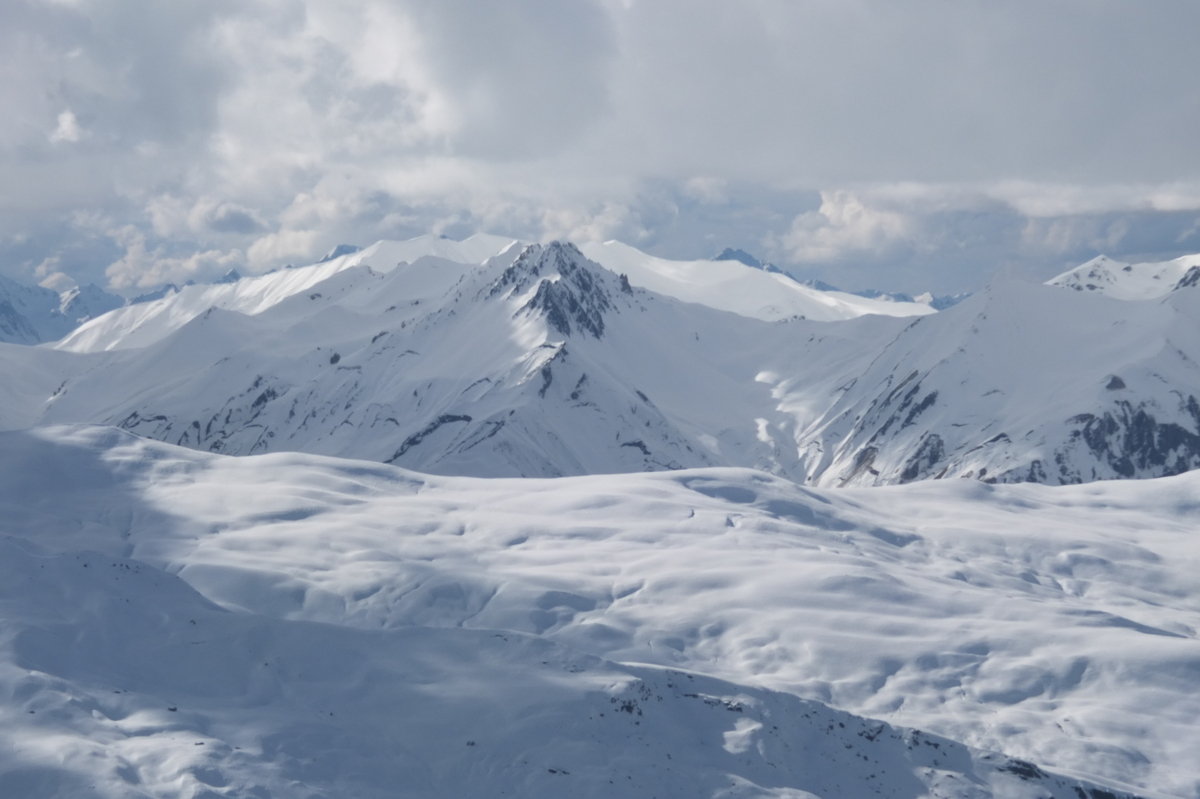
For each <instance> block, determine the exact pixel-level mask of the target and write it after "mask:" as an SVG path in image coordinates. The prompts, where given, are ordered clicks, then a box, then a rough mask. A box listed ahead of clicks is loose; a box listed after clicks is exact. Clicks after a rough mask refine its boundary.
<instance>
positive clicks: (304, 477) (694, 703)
mask: <svg viewBox="0 0 1200 799" xmlns="http://www.w3.org/2000/svg"><path fill="white" fill-rule="evenodd" d="M1198 513H1200V476H1198V475H1194V474H1187V475H1182V476H1179V477H1174V478H1164V479H1159V480H1153V481H1141V482H1115V483H1095V484H1090V485H1086V486H1077V487H1059V488H1050V487H1043V486H1032V485H1026V486H989V485H983V484H979V483H975V482H970V481H954V482H939V483H921V484H916V485H909V486H898V487H893V488H879V489H870V490H853V489H847V490H840V491H828V490H818V489H807V488H801V487H798V486H796V485H794V484H792V483H789V482H787V481H785V480H782V479H780V478H776V477H772V476H770V475H768V474H765V473H761V472H754V471H750V470H743V469H701V470H688V471H682V472H670V473H653V474H621V475H598V476H587V477H578V478H564V479H555V480H513V479H499V480H480V479H474V478H459V477H434V476H428V475H421V474H418V473H414V472H407V471H404V470H401V469H396V468H393V467H388V466H382V465H379V464H373V463H368V462H355V461H345V460H336V459H329V458H322V457H318V456H312V455H302V454H290V453H279V454H271V455H263V456H254V457H243V458H231V457H225V456H214V455H209V454H203V453H197V452H194V451H190V450H186V449H181V448H177V447H172V446H169V445H165V444H161V443H157V442H150V441H146V440H144V439H138V438H135V437H132V436H129V435H128V434H125V433H121V432H119V431H116V430H113V429H111V428H96V427H57V428H49V429H43V430H37V431H30V432H18V433H6V434H3V435H0V514H2V518H3V519H4V520H5V522H4V529H3V532H4V538H3V539H2V540H0V547H2V548H3V552H4V554H3V556H2V557H0V568H2V569H3V570H4V574H3V576H2V579H0V586H2V587H0V592H2V593H0V607H3V608H4V613H3V615H2V618H3V621H2V622H0V624H2V625H3V627H0V641H3V642H4V643H3V645H2V648H0V653H2V654H0V696H3V697H4V699H3V702H2V703H0V717H2V718H3V719H4V721H3V723H2V724H0V738H2V739H3V744H2V745H0V771H2V772H3V776H0V792H2V793H3V794H4V795H22V793H21V792H24V795H63V796H103V797H109V796H122V797H123V796H145V795H148V796H176V795H179V796H206V797H215V796H239V797H241V796H245V797H250V796H258V797H261V796H297V795H304V796H308V795H312V796H325V795H329V796H344V795H356V796H395V795H401V796H404V795H411V796H447V797H449V796H460V797H467V796H496V795H516V796H534V797H536V796H547V797H549V796H562V795H579V796H614V797H615V796H631V795H638V796H642V795H645V796H661V797H668V796H670V797H674V796H678V797H691V796H714V797H716V796H730V797H732V796H757V797H792V798H794V797H803V796H810V795H816V796H876V795H881V796H913V797H916V796H981V797H982V796H1013V797H1017V796H1029V797H1030V799H1033V797H1046V796H1054V797H1055V798H1056V799H1079V796H1081V795H1084V794H1078V792H1077V790H1076V789H1077V788H1078V785H1077V783H1076V782H1075V780H1076V779H1078V778H1084V777H1086V778H1091V779H1094V780H1100V781H1101V782H1102V783H1107V784H1109V785H1112V786H1118V789H1119V788H1120V786H1128V787H1127V789H1128V790H1136V791H1138V792H1139V793H1141V794H1142V795H1145V796H1177V797H1189V798H1190V797H1195V796H1200V768H1198V767H1197V766H1198V763H1197V760H1196V758H1195V756H1194V753H1195V752H1196V751H1200V726H1198V725H1196V723H1195V721H1196V719H1197V718H1198V717H1200V696H1198V695H1197V694H1196V692H1195V686H1196V683H1197V677H1198V675H1200V644H1198V643H1197V641H1196V629H1197V627H1200V607H1198V605H1200V603H1198V601H1197V599H1196V597H1197V596H1200V591H1198V590H1197V589H1198V588H1200V586H1198V585H1197V583H1198V582H1200V568H1197V567H1198V566H1200V564H1198V563H1197V558H1196V556H1195V545H1194V536H1195V529H1196V520H1197V516H1198ZM638 663H640V664H644V665H631V664H638ZM621 664H625V665H621ZM701 675H709V676H701ZM811 700H816V701H817V702H820V703H824V704H817V702H814V701H811ZM825 705H829V706H832V707H833V708H837V710H831V709H829V708H827V707H826V706H825ZM601 714H603V716H601ZM847 714H856V715H847ZM862 717H866V718H867V719H880V720H881V721H882V722H887V724H891V725H897V726H896V727H895V728H893V727H889V726H884V725H882V724H880V723H879V722H874V721H869V720H864V718H862ZM843 725H844V726H843ZM907 728H920V729H922V730H926V731H928V734H917V733H913V732H911V730H909V729H907ZM922 735H924V740H927V741H930V742H931V743H922V742H921V741H922ZM936 736H945V738H940V737H936ZM955 742H962V743H965V744H967V745H969V746H970V747H974V748H973V749H966V748H963V747H962V746H961V745H960V744H959V743H955ZM934 743H936V744H937V746H936V747H935V746H934V745H933V744H934ZM988 750H994V751H1001V752H1004V753H1005V755H1007V756H1010V757H1016V758H1019V759H1020V760H1019V761H1010V760H1008V759H1007V758H1005V757H1001V756H997V755H990V754H987V751H988ZM1031 763H1036V764H1038V765H1040V766H1041V767H1042V768H1043V769H1047V770H1051V771H1057V772H1059V773H1060V774H1063V775H1066V776H1064V777H1062V778H1058V777H1053V776H1045V775H1044V773H1043V772H1042V771H1041V770H1039V769H1038V768H1037V767H1036V766H1033V765H1030V764H1031ZM1022 775H1024V777H1022ZM610 780H612V782H610ZM6 781H7V782H6ZM622 781H623V782H622ZM1078 789H1079V790H1085V788H1078ZM1087 790H1091V789H1090V788H1088V789H1087ZM206 792H207V793H206ZM1088 795H1090V796H1091V799H1106V797H1105V796H1101V795H1098V794H1088Z"/></svg>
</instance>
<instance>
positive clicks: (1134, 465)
mask: <svg viewBox="0 0 1200 799" xmlns="http://www.w3.org/2000/svg"><path fill="white" fill-rule="evenodd" d="M1198 322H1200V290H1198V289H1197V288H1196V287H1186V286H1185V287H1184V288H1181V289H1179V290H1177V291H1173V292H1172V293H1171V294H1170V295H1168V296H1167V297H1165V298H1163V299H1161V300H1159V301H1154V302H1146V303H1126V302H1118V301H1114V300H1111V299H1108V298H1106V297H1103V296H1097V295H1095V294H1091V293H1088V292H1084V293H1083V294H1081V295H1075V294H1065V293H1062V292H1059V291H1056V290H1054V289H1049V288H1041V287H1036V286H1024V285H1020V284H1002V285H998V286H993V287H991V288H989V289H988V290H987V291H985V292H982V293H981V294H979V295H977V296H976V297H973V298H971V299H970V300H968V301H966V302H964V303H962V304H961V305H959V306H956V307H955V308H952V309H950V310H948V311H944V312H942V313H941V314H939V315H938V316H936V317H928V318H924V319H921V320H919V321H918V322H916V323H913V324H912V325H910V326H909V327H908V328H906V329H905V330H904V331H903V332H902V333H900V334H899V335H898V336H896V337H895V339H894V340H893V341H891V342H890V343H889V344H888V345H887V346H886V347H885V348H884V349H883V351H882V352H880V353H878V354H877V355H876V356H875V357H874V360H873V362H872V363H871V364H870V366H869V367H865V368H863V369H862V371H861V372H858V373H854V370H847V374H846V377H847V382H846V384H845V385H844V387H843V388H844V390H843V392H842V394H841V396H840V397H839V398H838V399H837V401H836V403H835V404H834V405H833V407H832V409H831V410H830V411H829V412H827V413H824V414H821V415H820V416H819V418H817V419H815V420H813V421H812V422H810V424H809V425H808V427H807V429H806V430H804V431H802V432H801V433H800V435H799V436H798V437H797V439H798V441H799V443H800V445H801V448H802V449H803V450H804V451H805V453H806V454H805V459H806V460H805V465H804V468H805V469H806V470H807V477H808V479H809V480H810V481H812V482H815V483H818V484H820V485H880V484H891V483H904V482H911V481H913V480H920V479H926V478H930V477H936V478H943V477H974V478H977V479H984V480H986V481H988V482H1019V481H1030V482H1048V483H1052V484H1057V483H1078V482H1088V481H1091V480H1103V479H1113V478H1131V477H1156V476H1161V475H1170V474H1177V473H1180V472H1183V471H1187V470H1190V469H1195V468H1197V467H1200V402H1198V397H1200V367H1198V366H1197V361H1198V360H1200V357H1198V355H1200V327H1198ZM797 383H799V381H797ZM788 392H789V393H790V394H791V395H792V396H791V398H790V399H785V400H784V402H785V404H787V403H789V402H792V403H797V404H802V403H804V402H806V401H807V400H806V391H805V387H804V386H803V385H797V387H796V388H794V389H789V390H788Z"/></svg>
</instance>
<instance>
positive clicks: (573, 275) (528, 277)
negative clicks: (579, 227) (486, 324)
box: [489, 241, 612, 338]
mask: <svg viewBox="0 0 1200 799" xmlns="http://www.w3.org/2000/svg"><path fill="white" fill-rule="evenodd" d="M608 280H609V275H608V273H607V270H605V269H604V268H603V267H601V266H600V265H599V264H596V263H593V262H592V261H589V260H588V259H587V258H585V257H584V255H583V253H581V252H580V251H579V249H578V248H577V247H576V246H575V245H574V244H571V243H569V242H568V243H565V244H564V243H562V242H558V241H553V242H550V243H549V244H547V245H544V246H543V245H541V244H531V245H530V246H528V247H526V248H525V251H524V252H522V253H521V255H520V256H519V257H518V258H517V260H516V261H514V262H513V265H512V266H510V267H509V268H508V269H506V270H504V273H503V274H502V275H501V276H500V277H499V279H497V280H496V282H495V283H494V284H493V285H492V288H491V290H490V292H489V295H490V296H496V295H497V294H500V293H502V292H505V291H507V292H508V294H509V296H512V295H516V294H523V293H524V292H525V291H527V290H528V289H529V288H530V287H531V286H532V285H533V283H534V281H537V289H536V291H535V293H534V295H533V296H532V297H531V298H530V299H529V301H528V302H526V303H525V305H524V306H523V307H522V308H521V310H522V311H540V312H541V313H543V314H545V317H546V321H547V323H548V324H549V325H550V326H551V327H552V328H554V329H555V330H556V331H558V332H559V333H560V334H562V335H564V336H569V335H571V327H572V323H573V324H574V326H575V328H576V329H578V330H585V331H587V332H588V333H591V334H592V336H594V337H595V338H600V337H601V336H603V335H604V312H605V311H607V310H608V309H609V308H610V307H611V306H612V302H611V296H610V293H609V290H608V289H607V288H606V287H605V285H604V284H605V283H606V282H608ZM510 287H511V288H510Z"/></svg>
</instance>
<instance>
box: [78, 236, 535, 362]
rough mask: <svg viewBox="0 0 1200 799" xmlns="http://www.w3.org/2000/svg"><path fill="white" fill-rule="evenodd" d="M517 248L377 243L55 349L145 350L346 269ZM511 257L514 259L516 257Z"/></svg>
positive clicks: (103, 323) (101, 322)
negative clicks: (217, 316)
mask: <svg viewBox="0 0 1200 799" xmlns="http://www.w3.org/2000/svg"><path fill="white" fill-rule="evenodd" d="M516 243H517V242H516V241H515V240H514V239H506V238H502V237H500V236H490V235H487V234H483V233H478V234H476V235H474V236H472V237H470V238H469V239H466V240H464V241H453V240H451V239H443V238H439V237H435V236H421V237H418V238H415V239H410V240H408V241H380V242H376V243H375V244H373V245H371V246H370V247H367V248H366V249H363V250H358V251H356V252H353V253H350V254H349V255H343V256H340V257H337V258H333V259H331V260H327V261H322V262H321V263H318V264H313V265H312V266H306V267H300V268H298V269H284V270H280V271H276V272H271V273H269V274H266V275H261V276H259V277H253V278H242V279H240V280H236V281H233V282H229V283H217V284H212V285H192V286H185V287H184V288H183V289H181V290H180V291H178V292H177V293H171V294H168V295H166V296H164V297H163V298H162V299H158V300H153V301H150V302H143V303H138V304H135V305H129V306H126V307H124V308H119V309H117V310H115V311H113V312H111V313H108V314H105V315H104V316H101V317H99V318H97V319H93V320H91V321H90V322H88V323H86V324H84V325H82V326H80V327H79V328H78V329H76V330H75V331H74V332H72V333H71V335H69V336H67V337H66V338H65V339H63V340H62V341H60V342H58V343H57V344H55V347H56V348H57V349H61V350H67V351H71V352H98V351H102V350H112V349H128V348H133V347H145V346H147V345H149V344H151V343H153V342H155V341H158V340H160V339H161V338H163V337H164V336H166V335H167V334H169V333H171V332H172V331H174V330H178V329H179V328H180V327H182V326H183V325H185V324H187V323H188V322H189V321H191V320H192V319H195V318H196V317H197V316H199V315H200V314H203V313H205V312H206V311H208V310H209V309H212V308H220V309H224V310H228V311H237V312H239V313H243V314H258V313H262V312H263V311H264V310H266V309H267V308H270V307H272V306H273V305H276V304H277V303H279V302H280V301H282V300H284V299H286V298H288V297H292V296H295V295H298V294H301V293H303V292H305V291H307V290H308V289H309V288H311V287H312V286H314V285H316V284H317V283H320V282H321V281H323V280H326V279H328V278H329V277H332V276H333V275H335V274H337V273H338V272H341V271H343V270H345V269H349V268H352V267H355V266H363V265H369V266H371V267H372V268H373V269H375V270H376V271H379V272H388V271H390V270H391V269H393V268H394V267H395V266H396V265H397V264H399V263H403V262H411V261H415V260H417V259H418V258H421V257H423V256H429V255H435V256H438V257H441V258H445V259H448V260H452V261H456V262H459V263H471V264H480V263H482V262H484V261H485V260H487V259H488V258H490V257H492V256H494V255H497V254H499V253H501V252H503V251H505V250H507V249H510V248H512V247H513V245H515V244H516ZM514 256H515V253H514Z"/></svg>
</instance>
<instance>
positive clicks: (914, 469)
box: [900, 391, 946, 483]
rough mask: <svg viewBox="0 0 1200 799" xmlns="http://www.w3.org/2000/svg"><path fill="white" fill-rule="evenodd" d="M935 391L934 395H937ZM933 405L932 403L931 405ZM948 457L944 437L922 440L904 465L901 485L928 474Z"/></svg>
mask: <svg viewBox="0 0 1200 799" xmlns="http://www.w3.org/2000/svg"><path fill="white" fill-rule="evenodd" d="M936 394H937V392H936V391H935V392H934V393H933V395H936ZM933 395H931V396H933ZM931 404H932V403H931ZM944 457H946V447H945V444H943V443H942V437H941V436H939V435H938V434H937V433H930V434H928V435H927V436H925V438H923V439H922V440H921V444H920V446H918V447H917V451H916V452H915V453H914V454H913V456H912V457H911V458H909V459H908V463H906V464H905V465H904V470H903V471H901V472H900V482H901V483H911V482H912V481H913V480H916V479H917V478H918V477H920V476H921V475H922V474H926V473H928V472H929V470H930V469H932V468H933V465H934V464H935V463H937V462H939V461H940V460H941V459H942V458H944Z"/></svg>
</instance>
